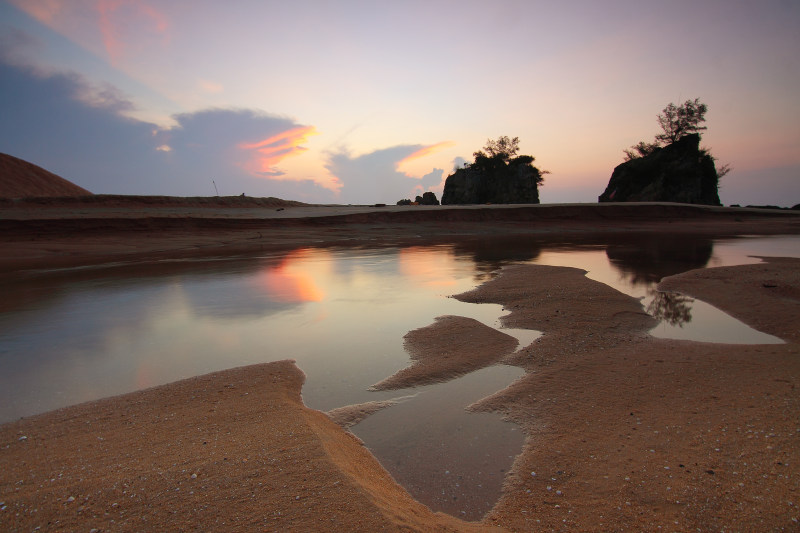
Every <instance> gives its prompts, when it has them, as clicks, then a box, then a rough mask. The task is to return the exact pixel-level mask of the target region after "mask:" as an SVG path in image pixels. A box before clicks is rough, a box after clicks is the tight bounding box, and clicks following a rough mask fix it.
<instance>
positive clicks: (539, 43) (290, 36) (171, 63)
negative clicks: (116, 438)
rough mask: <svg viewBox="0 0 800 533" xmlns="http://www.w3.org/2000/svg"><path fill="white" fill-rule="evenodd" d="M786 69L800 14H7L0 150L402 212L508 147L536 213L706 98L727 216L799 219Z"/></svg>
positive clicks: (728, 3)
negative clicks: (792, 211) (500, 141)
mask: <svg viewBox="0 0 800 533" xmlns="http://www.w3.org/2000/svg"><path fill="white" fill-rule="evenodd" d="M799 56H800V2H797V1H796V0H759V1H755V0H753V1H737V0H724V1H721V0H720V1H718V0H713V1H711V0H709V1H703V0H693V1H683V0H671V1H664V0H660V1H649V0H636V1H623V0H606V1H604V0H577V1H569V0H566V1H564V2H552V1H541V2H540V1H536V0H527V1H525V0H521V1H512V0H505V1H504V0H495V1H491V2H489V1H482V2H475V1H471V0H453V1H443V0H425V1H411V0H408V1H406V0H395V1H392V2H389V1H380V0H372V1H347V0H342V1H332V0H331V1H323V0H293V1H291V2H290V1H281V2H277V1H255V0H253V1H244V0H241V1H236V0H234V1H230V2H219V1H206V0H185V1H184V0H170V1H166V0H162V1H156V0H146V1H140V0H0V95H2V99H0V110H1V111H2V121H0V152H4V153H8V154H11V155H14V156H17V157H21V158H23V159H26V160H28V161H31V162H33V163H36V164H38V165H40V166H43V167H44V168H46V169H48V170H50V171H52V172H55V173H57V174H59V175H61V176H63V177H64V178H67V179H69V180H70V181H73V182H74V183H76V184H78V185H80V186H82V187H84V188H86V189H88V190H90V191H92V192H94V193H109V194H167V195H178V196H211V195H214V194H216V192H217V191H218V192H219V194H220V195H238V194H241V193H246V194H247V195H249V196H277V197H281V198H286V199H293V200H301V201H306V202H315V203H341V204H351V203H352V204H370V203H377V202H382V203H392V204H393V203H395V202H396V201H397V200H400V199H402V198H413V197H414V196H415V195H418V194H422V192H423V191H426V190H432V191H434V192H435V193H436V195H437V196H438V197H441V191H442V185H443V183H444V179H445V178H446V177H447V175H448V174H449V173H450V172H452V170H453V168H454V166H455V165H456V164H458V163H460V162H463V161H464V160H466V161H471V160H472V153H473V152H474V151H476V150H478V149H480V148H482V147H483V146H484V144H485V143H486V140H487V139H488V138H492V139H494V138H497V137H499V136H501V135H508V136H511V137H514V136H518V137H519V138H520V141H521V142H520V147H521V152H522V153H524V154H530V155H533V156H534V157H536V163H535V164H536V165H537V166H539V168H541V169H544V170H548V171H550V172H551V174H549V175H547V176H546V179H545V183H544V185H543V187H542V189H541V191H540V193H541V199H542V202H543V203H557V202H594V201H596V200H597V197H598V195H600V194H601V193H602V192H603V190H604V189H605V187H606V185H607V184H608V179H609V177H610V176H611V172H612V171H613V169H614V167H615V166H616V165H618V164H619V163H621V162H622V161H623V149H625V148H628V147H629V146H631V145H633V144H635V143H637V142H638V141H642V140H647V141H650V140H652V138H653V136H654V135H655V134H656V133H658V131H659V130H658V125H657V123H656V115H657V114H658V113H659V112H660V111H661V110H662V109H663V108H664V106H665V105H666V104H668V103H670V102H675V103H680V102H683V101H684V100H687V99H694V98H699V99H700V100H701V101H702V102H705V103H706V104H707V105H708V107H709V111H708V113H707V116H706V118H707V126H708V131H707V132H705V134H704V136H703V143H702V144H703V145H704V146H706V147H708V148H710V149H711V151H712V154H713V155H714V156H715V157H716V158H717V159H718V160H719V161H718V164H722V163H728V164H730V165H731V166H732V167H733V170H732V171H731V173H730V174H728V175H727V176H726V177H724V178H723V180H722V182H721V187H720V197H721V200H722V202H723V203H724V204H726V205H727V204H742V205H746V204H774V205H781V206H792V205H794V204H798V203H800V97H799V96H798V95H800V57H799ZM215 186H216V189H215Z"/></svg>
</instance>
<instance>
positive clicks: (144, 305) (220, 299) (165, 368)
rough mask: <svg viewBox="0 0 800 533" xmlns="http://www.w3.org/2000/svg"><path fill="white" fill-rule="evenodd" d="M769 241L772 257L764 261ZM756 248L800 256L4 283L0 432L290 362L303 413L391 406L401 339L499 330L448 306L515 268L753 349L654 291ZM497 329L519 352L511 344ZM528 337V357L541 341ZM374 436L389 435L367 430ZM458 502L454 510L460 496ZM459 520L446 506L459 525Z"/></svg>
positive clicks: (500, 253) (590, 253)
mask: <svg viewBox="0 0 800 533" xmlns="http://www.w3.org/2000/svg"><path fill="white" fill-rule="evenodd" d="M770 243H772V244H770ZM775 243H777V246H778V250H779V251H778V252H777V253H771V252H772V250H773V248H771V246H772V245H774V244H775ZM639 249H641V252H640V253H639V252H637V250H639ZM753 249H755V250H757V251H758V253H760V254H763V255H782V256H789V255H794V256H798V255H800V247H799V246H798V239H797V238H796V237H794V238H773V239H772V240H770V239H756V240H747V239H738V240H732V241H724V242H712V241H710V240H708V239H706V238H699V239H693V238H688V237H675V238H673V239H668V240H653V239H643V238H638V237H634V238H631V239H628V240H623V241H614V242H609V241H606V240H584V241H582V242H573V243H563V242H557V243H552V242H551V243H545V242H542V241H541V240H539V239H537V238H533V237H532V238H520V237H518V236H516V237H513V238H506V239H492V240H486V239H473V240H462V241H460V242H458V243H454V244H452V245H439V246H430V247H427V246H426V247H412V248H404V249H394V248H385V249H338V248H329V249H322V248H309V249H300V250H295V251H292V252H290V253H285V254H274V255H264V256H259V257H225V258H216V259H205V260H181V261H167V262H157V263H141V264H127V265H107V266H105V267H96V268H82V269H71V270H69V269H68V270H61V271H54V272H50V273H29V274H28V275H24V276H19V277H16V278H13V279H7V280H4V281H2V282H0V283H2V286H0V290H2V293H3V295H4V298H3V299H2V301H0V365H2V368H3V372H2V373H0V421H7V420H10V419H13V418H16V417H19V416H25V415H30V414H33V413H37V412H42V411H45V410H49V409H53V408H57V407H61V406H65V405H70V404H74V403H78V402H81V401H85V400H92V399H96V398H100V397H104V396H110V395H114V394H120V393H123V392H128V391H132V390H137V389H141V388H146V387H150V386H153V385H157V384H161V383H167V382H170V381H174V380H177V379H182V378H186V377H190V376H195V375H199V374H204V373H207V372H211V371H215V370H221V369H226V368H232V367H236V366H241V365H246V364H252V363H259V362H266V361H274V360H280V359H287V358H291V359H295V360H296V361H297V364H298V366H299V367H300V368H301V369H302V370H303V371H304V372H305V373H306V374H307V381H306V385H305V386H304V389H303V399H304V401H305V403H306V404H307V405H309V406H310V407H313V408H316V409H320V410H322V411H327V410H330V409H333V408H336V407H341V406H344V405H350V404H357V403H363V402H366V401H378V400H384V399H389V398H391V397H392V396H394V395H396V394H397V393H396V392H392V391H386V392H367V390H368V388H369V387H370V385H372V384H374V383H377V382H379V381H381V380H382V379H384V378H386V377H387V376H390V375H392V374H394V373H395V372H396V371H398V370H399V369H401V368H403V367H405V366H407V364H408V356H407V354H406V353H405V351H404V350H403V346H402V339H403V336H404V335H405V334H406V333H407V332H408V331H410V330H413V329H417V328H421V327H424V326H428V325H430V324H431V323H433V321H434V319H435V317H437V316H440V315H460V316H465V317H469V318H474V319H476V320H479V321H481V322H483V323H484V324H486V325H488V326H490V327H495V328H499V327H500V323H499V319H498V317H499V316H501V315H502V314H503V311H502V308H501V306H498V305H490V304H481V305H472V304H464V303H462V302H459V301H458V300H455V299H453V298H447V296H449V295H452V294H456V293H459V292H464V291H467V290H469V289H471V288H473V287H474V286H475V285H476V284H477V283H479V282H481V281H483V280H485V279H487V278H488V277H490V276H492V275H494V272H496V270H497V269H498V268H500V267H502V266H505V265H508V264H512V263H537V264H551V265H559V266H574V267H578V268H582V269H585V270H587V271H589V274H588V275H589V277H591V278H592V279H596V280H598V281H601V282H603V283H607V284H608V285H610V286H612V287H614V288H617V289H618V290H620V291H622V292H625V293H627V294H630V295H631V296H633V297H635V298H641V299H642V302H643V305H644V306H646V307H647V308H649V309H650V310H651V312H652V313H653V314H656V315H658V316H660V317H661V318H662V319H663V322H662V325H661V326H659V327H658V328H657V331H656V330H654V334H657V335H660V336H667V337H669V336H676V337H677V338H691V339H694V340H710V341H715V342H773V341H775V339H774V338H771V340H770V339H769V338H768V337H769V336H765V337H758V336H757V335H756V336H748V337H746V338H745V340H741V339H739V338H737V337H735V335H743V334H746V335H750V333H749V332H752V331H753V330H750V328H746V327H745V326H743V325H742V324H741V323H739V322H738V321H735V320H733V319H731V318H730V317H727V315H724V314H722V313H719V312H718V311H716V310H714V309H713V308H710V306H707V305H706V304H703V302H700V301H696V300H695V301H692V300H690V299H687V298H683V297H679V296H677V295H661V294H660V293H657V292H655V291H654V289H653V287H654V284H655V283H656V282H657V281H658V280H660V278H661V277H662V276H665V275H670V274H675V273H678V272H681V271H684V270H688V269H692V268H698V267H702V266H705V265H714V266H716V265H724V264H741V263H744V262H754V261H757V260H756V259H752V258H748V257H747V254H748V253H752V252H750V251H749V250H753ZM720 315H721V316H722V317H723V319H719V317H720ZM670 324H675V325H679V326H683V327H682V328H678V327H675V328H672V327H671V326H670ZM673 330H676V331H678V330H679V331H678V332H677V333H676V332H675V331H673ZM503 331H506V332H509V333H510V334H514V335H515V336H517V337H518V338H520V335H518V334H517V332H511V331H508V330H503ZM748 331H749V332H748ZM742 332H745V333H742ZM527 333H528V334H529V335H528V336H527V337H522V338H521V345H522V346H526V345H527V344H529V343H530V342H532V340H533V338H534V337H535V336H536V333H531V332H527ZM755 334H758V332H755ZM732 339H735V340H732ZM753 339H755V340H753ZM487 371H489V369H487ZM490 372H494V370H491V371H490ZM481 375H483V374H477V373H476V374H475V376H478V377H480V376H481ZM470 376H472V375H470ZM466 378H469V376H465V379H463V380H458V382H460V383H467V384H469V383H470V379H472V378H469V379H466ZM510 379H513V378H510ZM456 385H457V384H455V382H454V384H452V386H456ZM449 386H451V384H449V385H448V387H449ZM461 386H464V385H461ZM492 386H493V387H495V386H496V388H500V387H501V386H502V384H497V385H492ZM466 387H467V388H470V387H473V385H466ZM441 390H449V389H441ZM476 390H477V389H476ZM489 392H494V389H493V390H491V391H489ZM423 396H427V397H428V398H431V397H433V395H420V397H423ZM458 396H459V395H458V394H455V393H452V392H448V393H447V394H445V395H444V396H443V398H442V400H441V402H444V401H445V400H448V399H449V400H450V401H451V402H456V403H452V404H451V407H452V406H455V407H454V409H455V410H456V411H459V412H461V411H463V408H464V407H465V403H464V402H462V401H460V400H457V398H458ZM417 401H421V400H417ZM470 401H474V399H471V400H470ZM437 402H440V400H437ZM467 403H468V402H467ZM417 405H419V404H417ZM437 405H438V404H437ZM411 407H413V405H411V402H409V405H403V406H402V407H400V406H397V409H396V408H395V407H392V408H389V409H386V410H385V411H384V412H382V413H379V415H380V417H378V415H373V416H374V417H377V418H374V419H372V420H370V419H367V421H365V422H364V423H363V424H364V425H363V426H361V428H360V429H359V428H358V426H356V429H355V431H366V429H365V428H368V427H369V426H370V425H373V424H378V422H380V420H381V418H384V417H388V420H389V422H386V423H387V424H389V426H391V424H392V421H391V420H392V418H391V417H392V416H393V415H392V414H391V413H392V411H393V410H395V409H396V411H395V412H397V413H400V412H401V410H405V409H410V408H411ZM417 409H420V408H419V407H417ZM421 409H423V410H424V409H425V407H422V408H421ZM398 416H400V415H399V414H398ZM468 416H469V417H473V418H469V420H473V421H474V422H468V423H465V424H466V425H470V426H473V425H474V426H475V427H470V429H471V430H472V429H475V428H478V427H480V426H481V423H478V422H477V420H479V419H480V418H482V417H478V416H475V415H468ZM487 416H488V415H487ZM370 418H372V417H370ZM411 418H414V416H411ZM382 432H384V433H386V430H385V428H384V429H380V427H378V429H377V430H375V433H376V434H380V433H382ZM411 433H413V431H411ZM498 434H500V433H499V432H498ZM398 438H399V437H398ZM453 438H456V439H457V438H458V435H455V434H454V435H453ZM365 440H366V439H365ZM479 440H480V439H479ZM375 442H377V441H375ZM367 444H368V445H369V442H368V443H367ZM395 444H396V443H395ZM409 445H410V444H409ZM375 446H376V447H377V446H378V445H377V444H375ZM387 450H389V451H388V452H387V453H389V454H392V453H394V454H398V453H405V452H404V451H403V448H402V443H400V447H399V448H398V447H397V446H394V447H393V444H392V443H388V444H387ZM398 450H399V451H398ZM499 453H500V456H502V457H499V458H498V461H499V460H501V459H502V460H503V461H506V463H503V464H507V465H510V462H511V458H510V457H509V454H511V452H508V451H507V450H503V451H502V452H499ZM452 455H453V457H454V458H455V457H457V456H458V454H452ZM511 455H513V454H511ZM381 460H385V461H387V462H389V461H391V460H392V459H391V457H388V456H387V457H383V458H381ZM493 464H495V465H496V464H501V463H493ZM501 468H506V467H501V466H493V467H492V471H493V472H499V471H500V469H501ZM448 470H450V469H449V468H448ZM451 471H455V467H454V469H453V470H451ZM462 477H463V475H462ZM465 479H466V478H465ZM460 498H464V500H462V502H463V501H466V498H468V496H460ZM459 505H460V504H459ZM456 507H458V505H456ZM460 510H461V509H455V507H453V510H452V512H458V513H460Z"/></svg>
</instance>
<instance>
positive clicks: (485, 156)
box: [442, 136, 547, 205]
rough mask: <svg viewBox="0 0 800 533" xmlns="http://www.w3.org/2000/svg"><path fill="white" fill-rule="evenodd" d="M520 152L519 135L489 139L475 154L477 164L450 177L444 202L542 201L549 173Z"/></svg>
mask: <svg viewBox="0 0 800 533" xmlns="http://www.w3.org/2000/svg"><path fill="white" fill-rule="evenodd" d="M518 152H519V137H514V138H513V139H512V138H509V137H506V136H503V137H500V138H498V139H497V140H496V141H493V140H492V139H489V140H487V142H486V146H484V147H483V149H482V150H478V151H477V152H475V153H474V154H472V155H473V156H474V157H475V162H474V163H472V164H468V165H465V166H464V168H457V169H455V171H454V172H453V173H452V174H450V175H449V176H448V177H447V179H446V180H445V183H444V192H443V194H442V204H443V205H447V204H451V205H452V204H486V203H493V204H529V203H530V204H538V203H539V185H540V184H541V183H542V182H543V181H544V177H543V175H544V174H547V172H546V171H541V170H539V169H538V168H536V167H535V166H533V161H534V157H533V156H530V155H517V153H518Z"/></svg>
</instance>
